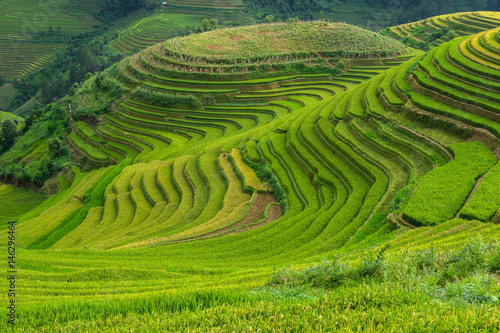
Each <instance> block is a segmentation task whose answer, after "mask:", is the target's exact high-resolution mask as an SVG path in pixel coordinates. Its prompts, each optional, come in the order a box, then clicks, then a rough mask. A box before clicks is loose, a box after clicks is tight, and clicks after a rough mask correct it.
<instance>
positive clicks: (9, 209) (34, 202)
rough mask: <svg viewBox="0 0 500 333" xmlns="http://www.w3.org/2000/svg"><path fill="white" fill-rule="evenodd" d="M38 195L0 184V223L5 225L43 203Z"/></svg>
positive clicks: (41, 197)
mask: <svg viewBox="0 0 500 333" xmlns="http://www.w3.org/2000/svg"><path fill="white" fill-rule="evenodd" d="M44 200H45V198H44V197H43V196H41V195H40V194H38V193H35V192H33V191H28V190H26V189H24V188H15V187H14V186H12V185H6V184H0V201H1V202H2V205H1V206H0V222H2V223H6V222H8V221H10V220H12V219H15V218H16V217H17V216H19V215H22V214H24V213H26V212H28V211H30V210H32V209H33V208H35V207H36V206H38V205H40V204H41V203H42V202H44Z"/></svg>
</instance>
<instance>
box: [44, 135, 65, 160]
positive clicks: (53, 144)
mask: <svg viewBox="0 0 500 333" xmlns="http://www.w3.org/2000/svg"><path fill="white" fill-rule="evenodd" d="M47 146H48V147H49V151H50V152H51V153H52V156H54V157H56V156H59V155H60V154H61V148H62V141H61V140H60V139H59V138H58V137H55V138H52V139H50V140H48V141H47Z"/></svg>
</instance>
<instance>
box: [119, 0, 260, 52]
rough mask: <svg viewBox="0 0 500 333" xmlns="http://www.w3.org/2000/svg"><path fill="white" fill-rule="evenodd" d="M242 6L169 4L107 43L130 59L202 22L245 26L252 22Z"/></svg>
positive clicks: (231, 3) (236, 0)
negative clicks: (206, 20)
mask: <svg viewBox="0 0 500 333" xmlns="http://www.w3.org/2000/svg"><path fill="white" fill-rule="evenodd" d="M242 9H243V2H242V1H240V0H231V1H190V2H186V1H170V2H169V6H168V7H166V8H162V9H161V10H159V11H157V12H156V13H155V14H153V15H149V16H147V17H145V18H143V19H140V20H136V21H135V22H133V23H132V24H130V25H128V27H126V28H125V29H123V30H121V31H120V33H119V35H118V37H117V38H116V39H114V40H113V41H112V43H111V45H112V47H113V48H114V49H115V50H116V51H118V52H121V53H124V54H127V55H131V54H134V53H137V52H138V51H140V50H143V49H145V48H147V47H148V46H152V45H155V44H157V43H159V42H162V41H164V40H166V39H168V38H171V37H175V36H178V35H179V32H181V33H182V31H184V33H186V32H187V31H189V32H194V31H195V30H196V29H197V28H198V27H201V23H202V20H203V19H208V20H210V19H216V20H218V21H219V22H220V25H222V23H223V22H225V24H227V25H229V26H231V25H248V24H252V23H254V20H253V18H251V17H250V16H249V15H248V14H245V13H244V12H243V11H242Z"/></svg>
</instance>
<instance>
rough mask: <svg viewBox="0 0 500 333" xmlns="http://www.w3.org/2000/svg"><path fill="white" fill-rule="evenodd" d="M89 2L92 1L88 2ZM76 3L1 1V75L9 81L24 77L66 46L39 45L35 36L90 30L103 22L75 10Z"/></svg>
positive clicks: (24, 0) (43, 64) (23, 0)
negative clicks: (51, 31)
mask: <svg viewBox="0 0 500 333" xmlns="http://www.w3.org/2000/svg"><path fill="white" fill-rule="evenodd" d="M89 2H90V1H89ZM74 5H75V2H74V1H63V0H57V1H40V2H37V3H36V4H34V3H33V2H32V1H26V0H21V1H18V0H16V1H14V0H3V1H1V2H0V13H2V14H1V15H0V26H1V27H2V29H1V32H0V73H1V74H2V75H3V76H4V77H5V78H6V79H10V80H13V79H16V78H22V77H24V76H26V75H27V74H29V73H30V72H32V71H34V70H37V69H40V68H42V67H44V66H45V65H46V64H48V63H49V62H50V61H52V60H53V59H54V56H55V54H56V53H57V52H58V51H60V50H62V49H64V48H65V47H66V45H65V44H54V43H36V42H35V41H34V38H33V35H32V33H40V32H44V33H48V31H49V27H52V29H53V31H58V27H60V31H61V32H64V33H68V32H70V33H72V32H80V31H86V30H87V31H88V30H90V29H92V26H93V25H99V24H100V23H99V22H97V21H95V20H94V19H93V18H92V17H91V16H90V15H88V14H85V13H84V12H82V11H78V10H75V9H74V8H73V7H74Z"/></svg>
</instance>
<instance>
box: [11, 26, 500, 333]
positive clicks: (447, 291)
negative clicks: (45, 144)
mask: <svg viewBox="0 0 500 333" xmlns="http://www.w3.org/2000/svg"><path fill="white" fill-rule="evenodd" d="M299 32H300V33H299ZM311 36H314V38H311ZM297 41H298V42H297ZM499 42H500V34H499V30H498V29H494V30H488V31H486V32H482V33H479V34H476V35H473V36H469V37H462V38H459V39H455V40H452V41H450V42H449V43H444V44H442V45H441V46H439V47H437V48H435V49H433V50H432V51H431V52H429V53H424V52H422V51H416V50H411V51H410V50H409V49H407V48H406V47H404V46H403V45H402V44H400V43H398V42H396V41H393V40H390V39H388V38H385V37H383V36H379V35H376V34H373V33H370V32H368V31H363V30H360V29H359V28H356V27H352V26H348V25H344V24H333V23H325V22H307V23H298V24H271V25H259V26H254V27H246V28H234V29H228V30H218V31H213V32H210V33H207V34H205V35H196V36H188V37H186V38H179V39H173V40H169V41H166V42H164V43H160V44H157V45H155V46H153V47H149V48H147V49H146V50H144V51H142V52H140V53H138V54H136V55H134V56H132V57H129V58H126V59H124V60H123V61H122V62H120V63H119V64H118V65H116V66H113V67H111V68H109V69H108V70H107V71H105V72H104V73H103V74H98V75H94V76H89V77H88V79H87V80H86V81H85V83H84V84H82V86H81V87H80V88H79V90H77V91H76V92H75V93H74V95H73V96H71V97H68V99H66V100H65V102H67V103H68V104H71V105H70V106H71V110H72V111H71V116H72V117H73V120H74V124H73V132H72V133H71V134H70V135H69V136H68V141H69V142H70V144H71V145H72V147H73V149H74V150H75V151H78V152H79V153H81V154H82V155H84V156H86V158H87V160H88V161H89V163H93V164H94V166H96V169H95V170H93V171H90V172H81V171H80V170H78V168H73V173H74V180H73V182H72V184H71V186H67V188H65V189H64V190H62V191H60V192H59V193H58V194H57V195H55V196H52V197H51V198H49V199H48V200H46V201H44V202H43V203H41V204H40V205H39V206H37V207H36V208H34V209H33V210H31V211H29V212H27V213H26V214H23V215H21V216H19V217H18V218H17V224H16V237H17V241H18V244H19V247H21V249H20V250H19V256H20V257H22V264H21V265H20V272H21V273H22V274H23V276H24V279H23V282H22V283H23V290H24V291H23V297H24V301H25V303H24V304H23V306H22V309H23V316H22V318H20V321H19V325H20V328H21V329H25V330H27V331H29V330H30V329H31V330H36V329H40V330H42V329H45V330H68V329H72V328H75V327H76V329H79V330H90V327H94V329H95V327H98V329H101V330H109V329H111V328H113V329H116V330H120V329H122V330H126V329H130V327H134V328H136V329H137V330H162V329H167V327H175V329H176V330H186V329H189V328H192V327H193V326H192V325H193V322H194V321H196V322H200V324H199V325H200V326H196V327H202V328H200V330H207V331H210V330H213V331H215V330H217V329H220V330H225V329H232V328H238V329H240V330H241V331H245V330H250V329H249V327H250V326H252V327H253V326H255V327H257V328H259V329H262V330H269V331H271V330H272V329H275V330H276V331H279V330H285V329H286V327H294V328H298V329H303V330H304V331H318V329H320V328H327V329H328V330H334V329H338V328H339V327H337V326H336V325H337V323H339V322H340V321H341V322H342V323H341V324H339V325H341V326H342V327H349V329H352V330H353V331H355V330H363V329H364V330H367V331H370V330H371V331H377V330H380V329H382V328H383V327H391V328H394V330H395V331H397V330H398V329H399V330H402V331H411V330H412V329H414V330H417V331H425V330H427V331H433V330H436V329H437V328H439V327H445V328H446V327H451V326H450V325H455V324H456V322H466V323H467V325H468V326H467V327H468V328H470V327H473V328H474V329H477V330H484V329H489V330H493V329H495V328H496V327H497V321H496V320H493V319H492V318H495V319H496V317H495V316H496V315H497V314H498V311H499V310H498V306H497V305H498V299H497V298H496V296H495V295H498V292H499V290H498V289H499V288H498V284H497V282H496V280H495V278H494V276H493V275H491V274H492V273H494V272H496V271H498V269H500V265H498V262H500V260H497V258H500V254H499V253H498V249H499V246H498V237H499V235H500V229H499V228H498V226H496V225H494V224H493V223H491V221H495V220H498V218H499V215H498V214H499V213H498V211H499V208H500V201H498V200H495V199H494V198H498V197H499V195H498V194H499V193H498V186H495V185H497V184H498V177H499V172H498V165H499V164H498V156H499V155H500V154H499V139H500V132H499V131H498V126H499V122H498V119H497V115H498V110H500V104H499V101H500V99H499V98H498V96H497V95H498V89H496V88H497V86H496V85H497V84H499V82H500V68H499V67H498V61H499V54H500V44H499ZM311 45H312V47H313V48H311ZM346 45H349V48H348V49H347V50H346V49H345V47H346ZM245 50H247V51H248V53H249V54H251V55H252V57H249V58H243V57H242V56H241V54H242V53H243V51H245ZM103 111H104V112H103ZM107 111H109V112H107ZM97 167H99V168H97ZM459 217H460V218H462V219H458V218H459ZM479 220H480V221H482V222H479ZM411 229H415V230H411ZM471 237H476V238H477V239H478V240H477V242H470V238H471ZM480 237H483V238H484V242H483V240H481V238H480ZM490 239H491V240H492V242H488V241H489V240H490ZM385 245H387V246H388V247H387V246H385ZM462 247H463V249H462V250H460V252H456V253H455V252H454V253H452V254H449V253H448V252H446V251H448V250H449V249H457V248H462ZM409 249H411V250H412V251H422V252H418V253H417V252H411V251H410V250H409ZM106 250H110V251H106ZM486 250H487V251H489V252H487V253H489V254H490V253H491V255H488V258H483V257H484V256H485V255H484V253H486V252H485V251H486ZM479 253H483V255H482V256H483V257H482V256H481V255H479ZM469 254H470V255H469ZM339 255H342V256H343V258H344V259H345V260H346V261H347V262H349V264H350V265H358V266H353V267H357V268H355V269H354V272H355V273H352V274H351V273H349V274H351V275H353V276H358V277H359V279H358V278H352V276H351V275H347V273H345V272H347V271H348V269H347V268H346V267H347V266H345V265H344V264H342V263H341V262H339V261H338V260H337V259H338V256H339ZM386 256H387V257H388V258H392V259H391V260H392V261H390V260H389V259H388V261H383V260H385V259H384V258H386ZM479 257H481V258H482V259H481V260H482V261H480V260H479V259H478V258H479ZM490 257H491V258H490ZM444 258H446V259H444ZM469 259H470V260H469ZM476 259H477V260H476ZM322 260H328V263H326V262H323V263H322V264H317V263H318V262H320V261H322ZM474 260H475V261H474ZM495 260H497V261H495ZM20 261H21V260H20ZM382 261H383V263H382ZM386 263H387V265H386ZM394 263H399V265H400V266H389V265H395V264H394ZM313 264H316V265H315V266H311V265H313ZM289 265H293V266H294V267H295V268H304V267H306V269H305V271H304V272H305V273H302V274H305V275H306V278H305V281H306V284H307V285H308V286H314V287H315V288H313V289H308V288H307V287H304V288H302V289H301V288H299V287H300V286H299V287H298V286H297V285H292V286H290V285H289V284H288V282H293V281H295V279H300V274H299V273H295V271H292V270H289V269H286V267H288V266H289ZM322 265H323V266H322ZM329 265H330V266H329ZM405 265H406V266H405ZM276 267H279V268H284V270H279V271H277V270H276ZM307 267H309V268H307ZM322 267H327V268H324V269H323V268H322ZM328 267H331V270H329V269H330V268H328ZM390 267H397V268H394V269H390ZM486 268H487V270H486ZM273 271H274V275H272V274H273ZM321 272H322V273H321ZM349 272H350V270H349ZM474 272H478V274H476V275H474V274H475V273H474ZM330 273H333V274H334V275H332V274H330ZM344 273H345V275H343V274H344ZM406 273H407V274H406ZM434 273H435V274H434ZM405 274H406V275H405ZM425 274H429V275H425ZM270 275H272V276H273V277H272V278H269V276H270ZM422 276H423V277H422ZM337 277H338V280H335V279H336V278H337ZM372 277H373V280H372V279H371V278H372ZM270 280H271V282H269V281H270ZM324 280H328V281H330V282H331V281H333V282H332V283H333V284H332V286H331V287H332V288H334V289H333V291H331V292H325V291H323V290H322V289H321V288H316V285H314V283H316V282H317V281H324ZM346 281H347V282H346ZM381 281H382V282H381ZM266 283H267V284H268V285H277V286H278V287H277V288H276V289H266V288H258V287H259V286H262V285H264V284H266ZM321 283H323V282H321ZM325 283H326V282H325ZM40 285H42V286H50V288H49V287H47V288H43V289H41V288H40V287H39V286H40ZM335 288H337V289H335ZM481 288H482V289H481ZM250 289H253V291H252V292H251V293H249V290H250ZM462 301H463V302H465V304H467V305H468V304H471V303H472V304H474V305H476V304H477V305H478V306H477V307H474V306H462V305H461V304H462V303H461V302H462ZM346 302H348V303H346ZM453 302H455V303H453ZM452 304H456V307H455V306H454V305H453V306H452ZM479 304H483V305H484V306H485V308H483V307H481V306H482V305H479ZM325 306H328V307H331V308H332V309H334V311H338V312H334V315H332V314H331V313H332V311H330V310H329V311H325ZM381 308H383V309H384V311H387V313H385V312H384V316H383V318H382V317H380V316H378V315H377V314H380V309H381ZM83 309H85V310H83ZM290 309H292V310H293V311H290ZM429 309H432V311H434V310H436V311H437V313H439V314H440V315H439V316H438V315H436V314H435V313H434V312H432V313H430V310H429ZM484 309H488V311H483V310H484ZM2 311H4V312H5V311H6V309H4V310H2ZM213 311H215V312H213ZM217 311H221V312H217ZM326 312H328V313H326ZM167 313H168V314H169V317H168V318H166V317H167V316H166V314H167ZM220 313H223V314H222V315H220ZM353 313H354V315H355V316H360V320H359V321H354V322H353V321H352V314H353ZM281 314H283V316H280V315H281ZM320 315H321V316H322V318H323V317H325V318H327V319H328V320H327V321H326V322H325V323H323V322H322V321H321V318H320V317H319V316H320ZM309 316H313V317H314V318H313V317H309ZM408 316H413V317H412V318H418V319H416V320H415V321H409V320H407V319H408ZM344 317H345V318H347V319H345V320H344V319H342V320H340V319H339V318H344ZM194 318H197V319H194ZM200 318H202V320H200ZM212 318H216V319H213V320H212ZM221 318H222V319H221ZM262 318H264V319H262ZM298 318H300V320H299V319H298ZM304 318H307V319H308V320H306V321H304V320H302V319H304ZM373 318H374V319H373ZM429 318H433V319H432V320H433V321H432V324H429V323H428V322H427V321H429ZM470 318H473V319H470ZM372 319H373V320H372ZM309 320H310V321H309ZM254 323H255V325H254ZM309 323H310V325H309ZM380 323H382V324H380ZM169 325H172V326H169ZM224 325H225V326H224ZM290 325H291V326H290ZM300 325H302V326H300ZM314 325H317V326H314ZM433 325H435V326H433ZM443 325H444V326H443ZM255 327H253V328H255Z"/></svg>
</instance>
